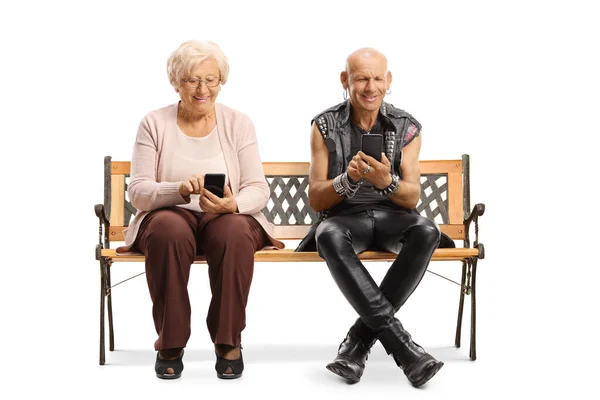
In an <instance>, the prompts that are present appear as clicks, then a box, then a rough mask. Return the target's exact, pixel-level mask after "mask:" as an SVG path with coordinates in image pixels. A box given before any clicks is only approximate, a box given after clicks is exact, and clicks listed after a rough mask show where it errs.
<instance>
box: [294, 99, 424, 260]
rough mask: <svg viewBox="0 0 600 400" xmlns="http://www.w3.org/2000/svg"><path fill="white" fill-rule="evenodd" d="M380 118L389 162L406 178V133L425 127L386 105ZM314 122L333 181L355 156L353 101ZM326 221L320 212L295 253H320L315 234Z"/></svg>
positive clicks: (324, 112)
mask: <svg viewBox="0 0 600 400" xmlns="http://www.w3.org/2000/svg"><path fill="white" fill-rule="evenodd" d="M379 114H380V117H381V118H382V122H383V123H382V128H383V132H384V133H385V136H384V140H385V147H386V156H387V157H388V159H390V160H391V159H393V160H394V162H392V163H391V165H392V168H393V172H394V173H396V174H398V176H400V177H402V172H401V171H400V161H401V160H400V158H401V156H402V152H401V151H400V150H401V149H402V147H404V146H406V145H407V144H408V143H409V142H410V139H409V140H408V141H407V140H405V134H406V131H407V129H408V128H409V127H411V125H414V126H415V127H416V128H417V129H416V132H417V133H419V132H420V131H421V124H420V123H419V121H417V120H416V119H415V118H414V117H413V116H412V115H410V114H409V113H407V112H406V111H403V110H400V109H398V108H395V107H394V106H393V105H391V104H388V103H385V102H384V103H382V104H381V107H380V109H379ZM313 122H314V123H315V124H316V126H317V128H318V129H319V132H321V135H322V136H323V140H325V144H326V146H327V150H329V169H328V173H327V176H328V178H329V179H333V178H335V177H336V176H338V175H339V174H341V173H342V172H344V171H346V169H347V168H348V164H349V163H350V161H351V160H352V156H353V154H350V139H351V132H350V130H351V126H350V100H346V101H345V102H343V103H340V104H338V105H336V106H333V107H331V108H329V109H327V110H325V111H323V112H322V113H320V114H318V115H317V116H316V117H315V118H313V120H312V121H311V125H312V123H313ZM414 136H416V134H415V135H414ZM390 156H391V157H390ZM325 218H327V211H323V212H320V213H319V220H318V221H317V222H316V223H315V224H313V226H312V227H311V228H310V230H309V232H308V234H307V235H306V237H304V239H303V240H302V241H301V242H300V244H299V245H298V247H297V248H296V250H295V251H315V250H316V243H315V231H316V230H317V226H318V225H319V224H320V223H321V221H323V220H324V219H325Z"/></svg>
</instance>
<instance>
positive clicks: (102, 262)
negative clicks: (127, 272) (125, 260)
mask: <svg viewBox="0 0 600 400" xmlns="http://www.w3.org/2000/svg"><path fill="white" fill-rule="evenodd" d="M106 269H107V266H106V259H105V258H104V257H101V258H100V365H104V361H105V359H104V301H105V299H106V285H107V282H106Z"/></svg>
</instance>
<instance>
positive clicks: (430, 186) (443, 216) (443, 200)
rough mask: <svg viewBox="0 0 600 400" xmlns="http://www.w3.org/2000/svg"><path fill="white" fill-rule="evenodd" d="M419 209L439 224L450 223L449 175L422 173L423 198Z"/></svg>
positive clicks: (420, 212) (418, 206) (422, 213)
mask: <svg viewBox="0 0 600 400" xmlns="http://www.w3.org/2000/svg"><path fill="white" fill-rule="evenodd" d="M417 211H418V212H419V214H421V215H423V216H424V217H427V218H431V219H432V220H434V221H435V222H437V223H438V224H448V223H449V221H450V218H449V216H448V175H446V174H431V175H421V198H420V200H419V204H418V205H417Z"/></svg>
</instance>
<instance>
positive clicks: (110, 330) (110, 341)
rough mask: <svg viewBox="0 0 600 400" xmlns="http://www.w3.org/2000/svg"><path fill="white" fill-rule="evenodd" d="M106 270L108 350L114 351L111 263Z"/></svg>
mask: <svg viewBox="0 0 600 400" xmlns="http://www.w3.org/2000/svg"><path fill="white" fill-rule="evenodd" d="M107 264H108V265H107V268H106V284H107V285H106V292H107V293H106V294H107V297H108V298H107V302H108V349H109V350H110V351H114V349H115V333H114V330H113V315H112V290H111V289H110V288H111V284H110V269H111V268H110V267H111V265H112V262H110V261H109V262H108V263H107Z"/></svg>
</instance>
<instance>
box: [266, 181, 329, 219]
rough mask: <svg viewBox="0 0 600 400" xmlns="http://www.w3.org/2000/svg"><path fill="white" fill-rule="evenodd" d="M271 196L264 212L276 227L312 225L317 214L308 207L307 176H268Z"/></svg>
mask: <svg viewBox="0 0 600 400" xmlns="http://www.w3.org/2000/svg"><path fill="white" fill-rule="evenodd" d="M267 182H268V184H269V189H270V191H271V196H270V198H269V202H268V203H267V206H266V207H265V208H263V210H262V212H263V214H264V215H265V217H267V220H268V221H269V222H271V223H273V224H275V225H312V224H313V223H315V222H316V221H317V219H318V216H317V213H316V212H314V211H313V209H312V208H310V206H309V205H308V177H307V176H267Z"/></svg>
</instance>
